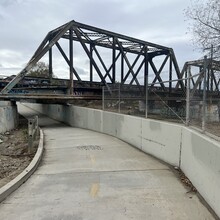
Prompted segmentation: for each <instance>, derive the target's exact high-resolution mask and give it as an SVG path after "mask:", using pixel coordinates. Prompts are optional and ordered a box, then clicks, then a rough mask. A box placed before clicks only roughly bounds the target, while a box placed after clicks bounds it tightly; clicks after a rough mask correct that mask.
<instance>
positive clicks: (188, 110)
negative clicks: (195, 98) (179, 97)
mask: <svg viewBox="0 0 220 220" xmlns="http://www.w3.org/2000/svg"><path fill="white" fill-rule="evenodd" d="M187 73H188V74H187V88H186V126H189V121H190V76H191V74H190V73H191V66H190V65H188V67H187Z"/></svg>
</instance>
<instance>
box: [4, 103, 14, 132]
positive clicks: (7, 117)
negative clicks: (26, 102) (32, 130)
mask: <svg viewBox="0 0 220 220" xmlns="http://www.w3.org/2000/svg"><path fill="white" fill-rule="evenodd" d="M17 125H18V114H17V106H16V105H15V104H13V103H12V102H8V101H0V133H4V132H6V131H9V130H12V129H14V128H15V127H16V126H17Z"/></svg>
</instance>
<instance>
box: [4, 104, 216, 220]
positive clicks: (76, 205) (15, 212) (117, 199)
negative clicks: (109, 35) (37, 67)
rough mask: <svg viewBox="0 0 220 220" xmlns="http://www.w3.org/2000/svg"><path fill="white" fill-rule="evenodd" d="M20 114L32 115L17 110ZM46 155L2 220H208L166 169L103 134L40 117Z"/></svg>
mask: <svg viewBox="0 0 220 220" xmlns="http://www.w3.org/2000/svg"><path fill="white" fill-rule="evenodd" d="M19 111H20V112H21V113H22V114H24V115H26V116H30V115H32V114H36V113H35V112H33V111H32V110H30V109H27V108H25V107H22V106H20V107H19ZM40 124H41V126H42V128H43V129H44V133H45V139H46V140H45V148H46V150H45V154H44V157H43V161H42V163H41V166H40V167H39V168H38V169H37V171H36V172H35V173H34V175H33V176H32V177H31V178H30V179H29V180H28V181H27V182H26V183H25V184H23V185H22V186H21V187H20V188H19V189H18V190H17V191H16V192H14V193H13V194H12V195H11V196H9V198H8V199H6V200H5V201H4V202H2V203H1V205H0V216H1V219H4V220H7V219H10V220H11V219H22V220H26V219H27V220H30V219H32V220H34V219H37V220H39V219H47V220H48V219H53V220H56V219H57V220H58V219H65V220H67V219H76V220H77V219H96V220H98V219H100V220H103V219H105V220H106V219H120V220H123V219H193V220H195V219H213V217H212V215H211V214H210V213H209V211H208V210H207V209H206V207H205V206H203V205H202V203H201V202H200V201H199V199H198V198H197V196H196V195H194V194H191V193H187V189H186V188H185V187H184V186H183V185H182V184H181V182H180V181H179V180H178V179H177V178H176V176H175V175H174V173H173V172H172V171H171V170H170V168H169V167H168V166H166V165H164V164H162V163H161V162H159V161H158V160H156V159H154V158H152V157H150V156H148V155H146V154H144V153H142V152H140V151H139V150H137V149H135V148H133V147H132V146H130V145H128V144H126V143H124V142H122V141H120V140H118V139H116V138H113V137H110V136H107V135H103V134H99V133H96V132H92V131H88V130H83V129H78V128H71V127H68V126H65V125H64V124H61V123H58V122H56V121H54V120H51V119H49V118H47V117H45V116H40Z"/></svg>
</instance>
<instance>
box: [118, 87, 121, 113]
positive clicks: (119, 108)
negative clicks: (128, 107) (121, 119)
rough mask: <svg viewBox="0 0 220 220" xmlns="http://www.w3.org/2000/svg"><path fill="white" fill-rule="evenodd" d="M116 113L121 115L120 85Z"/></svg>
mask: <svg viewBox="0 0 220 220" xmlns="http://www.w3.org/2000/svg"><path fill="white" fill-rule="evenodd" d="M118 112H119V113H121V84H120V83H118Z"/></svg>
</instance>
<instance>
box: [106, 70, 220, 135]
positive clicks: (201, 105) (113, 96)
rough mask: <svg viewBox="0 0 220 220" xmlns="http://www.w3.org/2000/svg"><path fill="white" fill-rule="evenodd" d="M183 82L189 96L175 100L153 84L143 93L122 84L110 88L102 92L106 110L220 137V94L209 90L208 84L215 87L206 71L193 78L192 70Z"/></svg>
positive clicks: (178, 96)
mask: <svg viewBox="0 0 220 220" xmlns="http://www.w3.org/2000/svg"><path fill="white" fill-rule="evenodd" d="M204 68H205V67H204ZM182 80H184V84H185V89H186V93H185V94H183V93H180V94H178V93H177V94H175V97H166V95H164V94H165V93H163V92H161V91H159V90H158V89H157V87H154V88H153V89H152V88H151V86H152V84H150V85H148V86H147V93H146V88H143V91H139V90H138V88H135V87H134V86H132V88H131V87H129V86H128V85H121V84H120V83H117V84H112V85H108V88H106V87H103V90H102V109H103V110H105V111H112V112H118V113H121V114H128V115H134V116H140V117H146V118H151V119H157V120H165V121H170V122H175V123H181V124H183V125H185V126H190V127H193V128H196V129H198V130H199V131H201V132H202V133H205V132H208V133H211V134H214V135H216V136H220V93H219V91H212V92H210V91H209V92H208V91H207V88H208V83H209V84H211V80H210V79H209V74H207V73H206V70H205V71H204V70H203V71H202V72H200V73H198V74H195V75H193V74H192V73H191V70H190V68H188V70H187V72H186V77H185V78H183V79H182ZM173 81H177V80H173ZM165 83H166V82H165ZM156 84H157V83H155V85H156ZM155 85H154V86H155ZM146 94H147V95H146ZM213 94H214V95H213ZM215 94H216V95H215Z"/></svg>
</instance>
